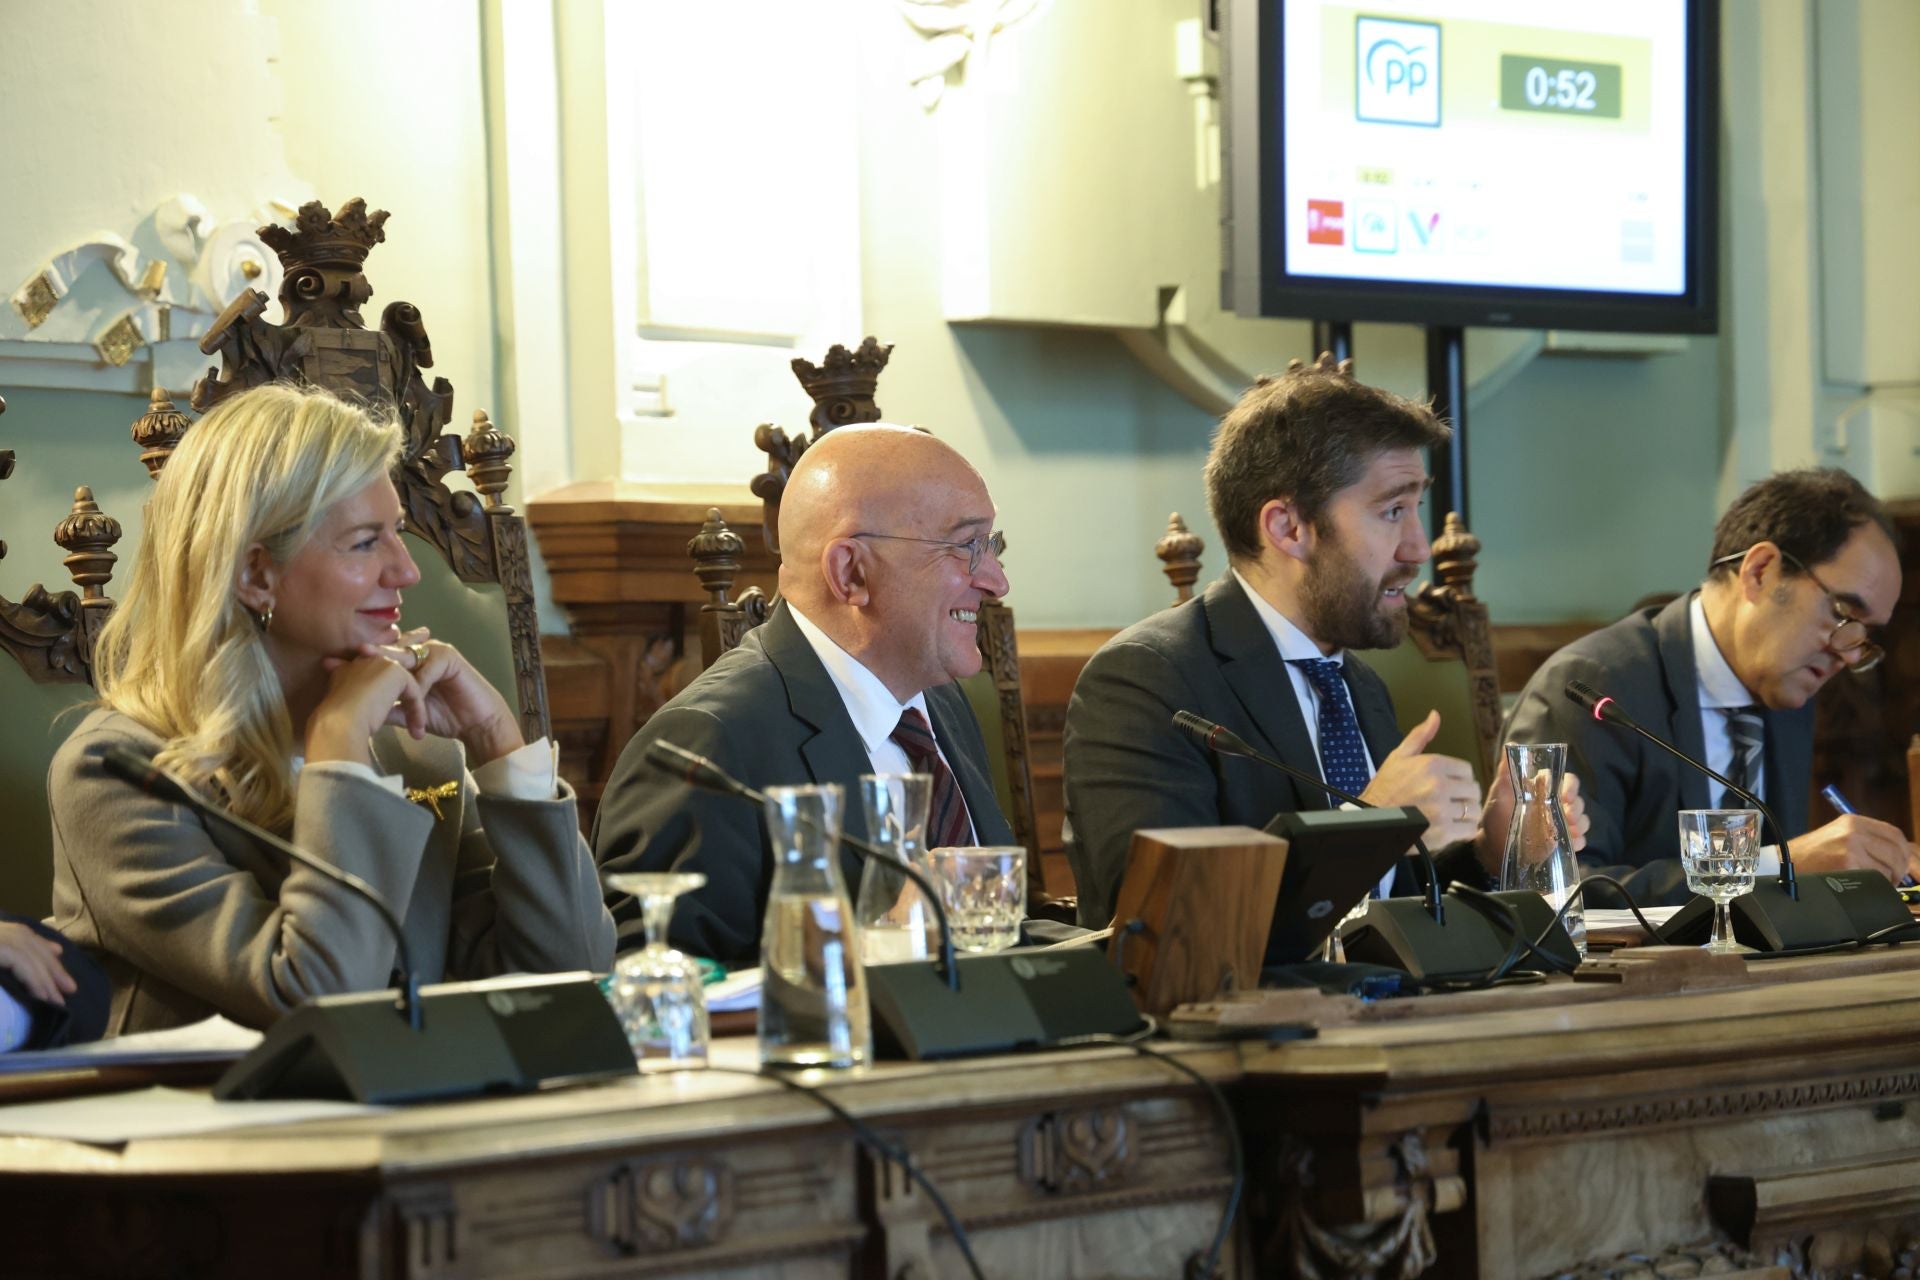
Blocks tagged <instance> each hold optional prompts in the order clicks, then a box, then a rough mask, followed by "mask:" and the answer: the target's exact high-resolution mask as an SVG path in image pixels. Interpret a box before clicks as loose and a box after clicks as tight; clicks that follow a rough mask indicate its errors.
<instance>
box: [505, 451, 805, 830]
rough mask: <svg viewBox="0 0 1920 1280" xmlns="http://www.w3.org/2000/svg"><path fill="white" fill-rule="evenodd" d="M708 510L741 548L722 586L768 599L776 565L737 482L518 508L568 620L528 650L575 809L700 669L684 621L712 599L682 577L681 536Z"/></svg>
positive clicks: (559, 492)
mask: <svg viewBox="0 0 1920 1280" xmlns="http://www.w3.org/2000/svg"><path fill="white" fill-rule="evenodd" d="M713 510H718V511H719V512H720V515H721V518H722V520H723V521H724V522H725V523H726V524H727V525H728V526H730V528H731V530H733V531H736V533H737V536H738V537H739V538H740V542H741V546H740V550H739V552H738V553H737V558H738V561H739V564H738V568H737V569H735V570H733V571H732V574H733V576H732V578H731V579H730V582H731V585H732V586H733V587H735V588H754V587H757V588H759V589H760V590H762V591H764V592H771V591H772V590H773V588H774V586H775V573H776V562H775V560H774V558H773V557H772V555H771V554H769V553H768V551H767V550H766V546H765V542H764V539H763V537H762V535H761V531H760V518H761V506H760V503H759V502H757V501H755V500H754V499H753V497H752V495H751V494H749V493H748V492H747V489H746V486H744V485H731V486H730V485H689V484H659V485H654V484H647V485H641V484H630V483H627V482H624V481H605V480H603V481H593V482H588V483H582V484H572V485H568V486H566V487H565V488H561V489H556V490H554V491H553V492H551V493H545V494H542V495H540V496H539V497H537V498H535V499H533V500H532V501H530V502H529V503H527V522H528V523H529V524H530V525H531V526H532V528H533V534H534V537H535V538H537V539H538V540H539V543H540V553H541V556H542V557H543V558H544V560H545V561H546V565H547V571H548V575H549V580H550V583H551V586H552V591H553V600H554V603H555V604H557V605H558V606H559V607H560V608H561V609H562V610H564V611H565V612H566V615H567V621H568V623H569V633H568V634H567V635H546V636H542V637H541V638H540V648H541V654H542V657H543V659H544V660H545V663H546V668H547V689H548V693H549V696H550V698H551V700H552V707H553V720H554V733H555V736H556V737H557V738H558V739H559V741H560V742H561V744H562V747H561V752H560V763H561V767H562V768H563V769H564V770H565V772H566V775H567V780H568V781H569V782H571V783H572V784H573V787H574V789H575V790H576V791H578V792H579V793H580V796H581V799H582V802H583V806H584V805H590V804H591V803H592V802H593V800H594V799H595V798H597V795H598V786H599V784H600V783H601V782H602V781H604V779H605V778H606V776H607V774H608V773H609V772H610V771H611V770H612V768H613V763H614V761H615V760H616V759H618V757H619V754H620V751H621V748H623V747H625V746H626V744H627V740H628V739H629V738H631V737H632V736H633V734H634V732H635V731H636V730H638V729H639V727H640V726H641V725H642V724H644V723H645V722H646V719H647V717H648V716H650V715H652V714H653V713H654V711H655V710H656V709H658V707H659V706H660V704H661V703H663V702H665V701H666V700H667V699H668V698H670V697H672V696H673V694H674V693H675V692H677V691H678V690H679V689H680V687H681V686H682V685H684V684H685V683H686V682H687V681H688V680H690V679H692V677H693V676H694V675H696V674H698V672H699V671H700V654H701V652H702V646H701V641H700V638H699V632H698V629H697V628H696V627H690V626H689V623H690V622H692V621H693V619H694V618H695V617H697V616H698V615H697V612H696V611H697V609H698V607H699V606H700V605H702V604H706V603H710V602H711V600H712V596H711V594H710V593H709V592H708V591H707V590H704V589H703V588H702V586H701V584H700V582H698V581H696V580H695V577H694V575H693V574H691V573H689V572H687V553H688V547H687V539H688V537H689V535H691V534H693V533H694V531H696V530H698V529H699V528H700V527H701V526H702V524H703V522H704V521H705V519H706V517H707V515H708V513H709V512H710V511H713ZM723 572H724V571H723Z"/></svg>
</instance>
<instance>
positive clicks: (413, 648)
mask: <svg viewBox="0 0 1920 1280" xmlns="http://www.w3.org/2000/svg"><path fill="white" fill-rule="evenodd" d="M407 652H408V653H410V654H412V655H413V665H414V666H416V667H418V666H419V665H420V664H421V663H423V662H425V661H426V660H427V646H425V645H424V644H410V645H408V646H407Z"/></svg>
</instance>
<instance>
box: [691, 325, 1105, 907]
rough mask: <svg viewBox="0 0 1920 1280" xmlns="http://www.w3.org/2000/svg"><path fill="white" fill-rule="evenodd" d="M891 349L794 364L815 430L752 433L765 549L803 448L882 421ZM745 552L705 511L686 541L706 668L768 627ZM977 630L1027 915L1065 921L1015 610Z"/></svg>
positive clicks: (985, 615)
mask: <svg viewBox="0 0 1920 1280" xmlns="http://www.w3.org/2000/svg"><path fill="white" fill-rule="evenodd" d="M892 351H893V347H892V346H891V345H887V346H882V345H881V344H880V342H879V341H878V340H877V339H875V338H872V337H869V338H867V339H866V340H865V341H863V342H862V343H861V344H860V346H859V347H858V348H857V349H855V350H852V351H849V350H848V349H847V348H846V347H844V346H841V345H839V344H837V343H836V344H835V345H834V346H833V347H832V348H830V349H829V350H828V351H827V355H826V359H825V360H823V361H822V362H821V363H820V364H818V365H816V364H814V363H813V362H812V361H810V360H806V359H804V358H796V359H795V360H794V361H793V372H794V376H795V377H797V378H798V379H799V380H800V385H801V386H802V387H804V388H806V391H807V394H808V395H809V396H811V397H812V398H813V412H812V413H811V414H810V415H809V418H808V422H809V425H810V427H811V428H812V429H811V431H810V432H808V433H801V434H795V435H791V436H790V435H788V433H787V432H786V431H784V430H782V429H781V428H779V427H776V426H773V425H772V424H771V423H762V424H761V425H760V427H759V428H758V429H756V430H755V431H754V434H753V440H754V443H755V444H756V445H758V446H759V447H760V450H761V451H762V452H763V453H765V454H766V455H767V469H766V471H765V472H763V473H762V474H760V475H757V476H755V477H754V478H753V480H752V482H751V488H752V490H753V494H754V496H755V497H757V498H759V499H760V502H761V508H762V511H763V512H764V515H763V518H762V522H763V525H764V527H765V530H766V538H767V546H768V548H769V549H771V550H772V551H773V552H774V554H776V555H778V554H779V550H780V537H779V534H780V531H779V524H780V498H781V495H782V494H783V493H784V492H785V491H786V486H787V480H788V478H789V477H790V476H791V475H792V474H793V468H794V466H795V464H797V463H798V462H799V461H800V457H801V455H802V454H804V453H805V452H806V450H807V447H808V445H810V444H812V443H813V442H814V441H816V440H818V439H819V438H820V437H821V436H823V435H825V434H826V433H827V432H829V431H831V430H833V429H834V428H835V427H840V426H846V425H849V424H852V423H862V422H878V421H880V420H881V414H880V406H879V405H878V404H877V403H876V402H875V400H874V395H875V392H876V390H877V389H878V386H879V380H880V374H881V372H882V371H883V370H884V369H885V368H886V367H887V360H888V358H889V357H890V355H891V353H892ZM743 550H744V543H743V542H742V541H741V539H740V536H739V535H738V534H737V533H735V532H733V530H732V529H730V528H728V526H727V523H726V521H725V520H723V519H721V517H720V512H719V511H718V510H709V511H708V512H707V520H706V523H705V524H703V525H702V526H701V527H700V531H699V532H698V533H696V534H695V535H694V536H693V539H692V540H691V541H690V542H689V543H688V544H687V553H688V554H689V555H690V556H692V557H693V561H694V573H695V575H696V576H698V577H699V579H700V585H701V587H702V588H703V589H704V590H705V591H706V592H707V593H708V595H709V597H710V598H709V600H708V602H707V603H705V604H703V605H701V606H700V639H701V653H702V659H703V661H704V662H705V663H706V665H708V666H711V665H713V663H714V662H715V661H716V660H717V659H718V658H719V656H720V655H721V654H722V653H725V652H726V651H727V650H729V649H732V648H733V647H734V646H736V645H738V644H739V643H740V641H741V640H742V639H743V638H745V636H746V633H747V632H748V631H750V630H751V629H753V628H754V627H756V626H758V625H759V624H760V623H761V622H764V621H765V620H766V617H767V612H768V610H769V609H770V608H771V607H772V602H771V601H769V600H768V599H767V597H766V595H765V593H763V592H762V591H760V590H759V589H758V588H757V587H755V588H748V589H747V590H746V591H744V592H742V593H741V594H740V596H739V597H738V598H733V597H732V596H731V592H732V589H733V581H734V577H735V575H736V574H737V573H738V572H739V568H740V555H741V552H742V551H743ZM978 634H979V637H980V653H981V656H982V658H983V659H984V662H983V664H982V667H981V670H980V674H978V675H976V676H974V677H972V678H971V679H969V680H967V681H965V682H964V688H965V690H966V694H967V700H968V701H969V702H970V703H971V704H972V706H973V712H974V715H975V717H977V718H978V719H979V721H980V730H981V733H982V735H983V736H984V737H985V738H986V741H987V749H988V753H989V755H991V756H992V761H991V763H992V765H993V785H994V792H995V796H996V798H997V799H998V800H999V802H1000V808H1001V811H1002V812H1004V813H1005V814H1006V815H1007V818H1008V821H1009V822H1010V823H1011V824H1012V826H1013V834H1014V839H1015V840H1017V841H1019V843H1020V844H1021V845H1023V846H1024V847H1025V848H1026V850H1027V909H1028V913H1029V914H1030V915H1035V916H1041V917H1044V918H1050V919H1059V920H1064V921H1067V922H1069V923H1070V922H1072V921H1073V919H1074V903H1073V900H1072V899H1070V898H1054V897H1053V896H1052V895H1050V894H1049V893H1048V892H1047V889H1046V879H1045V869H1044V867H1043V865H1042V861H1041V843H1040V837H1039V823H1038V821H1037V820H1036V818H1035V816H1034V804H1033V766H1032V753H1031V751H1030V749H1029V745H1028V737H1027V717H1026V708H1025V705H1024V703H1023V702H1022V701H1021V697H1020V653H1019V645H1018V642H1017V640H1016V637H1015V634H1014V621H1013V610H1011V609H1009V608H1008V607H1007V606H1006V605H1005V604H1003V603H1002V602H1000V601H999V600H996V599H994V598H992V597H988V598H987V599H986V600H984V601H982V602H981V606H980V619H979V623H978Z"/></svg>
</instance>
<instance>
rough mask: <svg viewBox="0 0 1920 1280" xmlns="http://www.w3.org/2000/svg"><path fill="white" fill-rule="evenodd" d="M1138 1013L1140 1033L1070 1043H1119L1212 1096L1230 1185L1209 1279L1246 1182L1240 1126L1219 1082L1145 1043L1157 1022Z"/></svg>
mask: <svg viewBox="0 0 1920 1280" xmlns="http://www.w3.org/2000/svg"><path fill="white" fill-rule="evenodd" d="M1141 1017H1143V1018H1144V1019H1145V1020H1146V1026H1147V1030H1146V1032H1145V1033H1144V1034H1143V1035H1135V1036H1108V1035H1099V1036H1077V1037H1075V1038H1074V1040H1073V1042H1072V1043H1074V1044H1077V1045H1078V1044H1101V1045H1119V1046H1120V1047H1121V1048H1124V1049H1131V1050H1133V1051H1134V1052H1135V1053H1137V1054H1139V1055H1140V1056H1141V1057H1143V1058H1152V1059H1154V1060H1155V1061H1157V1062H1163V1063H1165V1064H1166V1065H1167V1066H1169V1067H1172V1068H1173V1069H1174V1070H1175V1071H1178V1072H1179V1073H1180V1074H1181V1075H1183V1076H1186V1077H1188V1078H1189V1079H1191V1080H1193V1081H1194V1082H1195V1083H1197V1084H1198V1085H1199V1086H1200V1087H1201V1088H1202V1089H1205V1090H1206V1091H1207V1096H1208V1097H1210V1098H1212V1099H1213V1105H1214V1109H1215V1110H1217V1111H1218V1112H1219V1113H1220V1127H1221V1128H1222V1129H1224V1130H1225V1131H1226V1134H1227V1144H1228V1146H1229V1148H1230V1149H1231V1150H1232V1152H1233V1185H1232V1186H1231V1187H1229V1188H1228V1189H1227V1206H1226V1208H1225V1209H1223V1210H1221V1212H1220V1226H1219V1228H1218V1229H1217V1230H1216V1231H1215V1232H1214V1233H1213V1243H1212V1244H1211V1245H1209V1246H1208V1247H1207V1256H1206V1263H1205V1269H1204V1270H1203V1271H1202V1272H1201V1273H1200V1274H1201V1276H1202V1277H1203V1280H1213V1277H1214V1276H1216V1275H1218V1274H1219V1271H1220V1254H1221V1253H1222V1252H1223V1251H1224V1250H1225V1249H1226V1246H1227V1235H1228V1234H1229V1233H1230V1232H1231V1231H1232V1230H1233V1220H1234V1219H1235V1218H1236V1217H1238V1216H1239V1214H1240V1197H1241V1196H1242V1195H1243V1194H1244V1192H1245V1190H1246V1185H1247V1156H1246V1152H1245V1151H1244V1150H1243V1149H1242V1148H1241V1145H1240V1126H1239V1124H1238V1123H1237V1122H1236V1121H1235V1119H1234V1115H1233V1104H1232V1103H1230V1102H1228V1101H1227V1095H1226V1094H1225V1093H1224V1092H1222V1091H1221V1089H1220V1086H1219V1085H1217V1084H1215V1083H1214V1082H1213V1081H1211V1080H1209V1079H1207V1078H1206V1077H1205V1076H1204V1075H1201V1074H1200V1073H1199V1072H1198V1071H1196V1070H1194V1069H1193V1068H1192V1067H1190V1066H1188V1065H1187V1064H1186V1063H1184V1062H1182V1061H1180V1059H1178V1058H1175V1057H1172V1056H1171V1055H1168V1054H1164V1053H1161V1052H1160V1051H1159V1050H1158V1049H1155V1048H1152V1047H1150V1046H1149V1045H1148V1044H1147V1043H1146V1036H1148V1035H1152V1034H1153V1033H1154V1032H1155V1031H1157V1030H1158V1029H1159V1026H1158V1023H1157V1022H1155V1020H1154V1019H1153V1018H1152V1017H1151V1016H1149V1015H1146V1014H1142V1015H1141Z"/></svg>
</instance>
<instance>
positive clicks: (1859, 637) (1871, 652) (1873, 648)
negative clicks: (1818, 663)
mask: <svg viewBox="0 0 1920 1280" xmlns="http://www.w3.org/2000/svg"><path fill="white" fill-rule="evenodd" d="M1752 549H1753V548H1751V547H1749V548H1747V550H1748V551H1751V550H1752ZM1779 551H1780V558H1781V559H1782V560H1785V561H1786V562H1787V563H1788V564H1790V565H1792V566H1793V567H1794V568H1796V569H1798V570H1799V571H1800V572H1802V573H1804V574H1806V575H1807V577H1809V578H1811V579H1813V585H1814V586H1816V587H1818V588H1820V591H1821V594H1823V595H1825V596H1826V598H1827V608H1829V609H1831V610H1833V630H1831V631H1829V632H1827V639H1826V643H1825V645H1824V646H1822V647H1824V648H1826V649H1828V650H1830V651H1831V652H1832V653H1833V655H1834V656H1835V657H1837V658H1839V659H1840V661H1842V662H1844V663H1846V664H1847V669H1848V670H1849V671H1871V670H1873V669H1874V668H1875V667H1877V666H1879V665H1880V659H1882V658H1884V657H1886V656H1887V651H1886V650H1885V649H1883V648H1881V647H1880V645H1879V644H1877V643H1876V642H1875V641H1874V639H1873V635H1872V633H1871V632H1870V631H1868V629H1867V624H1866V623H1865V622H1862V621H1861V620H1860V619H1858V618H1856V617H1854V616H1853V615H1852V614H1850V613H1848V612H1847V611H1846V609H1844V608H1843V607H1841V604H1840V601H1839V599H1838V598H1837V597H1836V596H1835V595H1834V594H1833V588H1832V587H1829V586H1828V585H1827V584H1826V583H1824V582H1822V581H1821V580H1820V575H1819V574H1817V573H1815V572H1814V571H1813V570H1811V569H1809V568H1807V566H1806V565H1804V564H1802V563H1800V557H1798V556H1796V555H1794V554H1793V553H1792V552H1791V551H1788V550H1786V549H1785V548H1784V547H1783V548H1779ZM1746 554H1747V552H1746V551H1739V552H1735V553H1734V554H1733V555H1730V556H1721V557H1720V558H1719V559H1718V560H1715V561H1714V562H1713V563H1712V564H1710V565H1708V566H1707V568H1708V569H1710V570H1711V569H1718V568H1719V567H1720V566H1721V565H1723V564H1732V563H1733V562H1734V561H1736V560H1740V559H1743V558H1745V556H1746Z"/></svg>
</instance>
